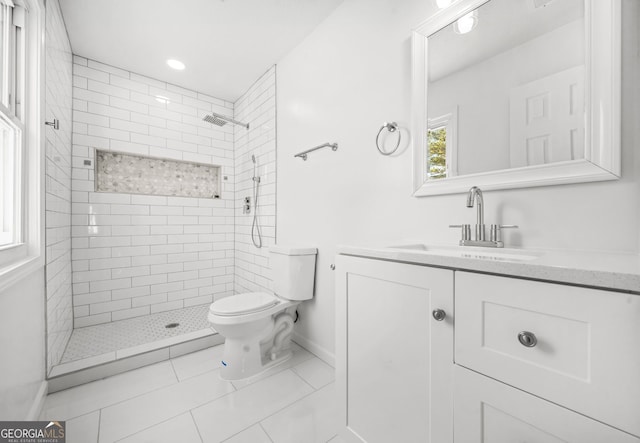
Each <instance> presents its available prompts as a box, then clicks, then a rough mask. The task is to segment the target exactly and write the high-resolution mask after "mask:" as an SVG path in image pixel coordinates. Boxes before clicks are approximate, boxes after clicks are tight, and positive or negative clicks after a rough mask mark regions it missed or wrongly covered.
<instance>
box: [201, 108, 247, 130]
mask: <svg viewBox="0 0 640 443" xmlns="http://www.w3.org/2000/svg"><path fill="white" fill-rule="evenodd" d="M202 120H204V121H206V122H207V123H212V124H214V125H218V126H224V125H226V124H227V123H233V124H234V125H240V126H244V127H245V128H247V129H249V124H248V123H242V122H239V121H238V120H234V119H232V118H231V117H227V116H226V115H222V114H217V113H215V112H212V113H211V114H207V115H205V116H204V118H203V119H202Z"/></svg>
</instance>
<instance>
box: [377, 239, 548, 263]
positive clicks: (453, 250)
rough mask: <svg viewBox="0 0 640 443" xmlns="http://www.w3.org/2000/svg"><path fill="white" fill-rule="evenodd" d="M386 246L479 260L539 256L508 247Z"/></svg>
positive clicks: (514, 259) (518, 258) (517, 259)
mask: <svg viewBox="0 0 640 443" xmlns="http://www.w3.org/2000/svg"><path fill="white" fill-rule="evenodd" d="M388 248H389V249H400V250H406V251H411V252H423V253H426V254H433V255H445V256H448V257H460V258H474V259H479V260H503V261H529V260H535V259H537V258H539V257H540V255H539V254H538V255H536V253H534V252H531V251H523V250H520V249H510V248H499V249H494V248H480V247H474V246H435V245H427V244H424V243H407V244H404V245H394V246H389V247H388Z"/></svg>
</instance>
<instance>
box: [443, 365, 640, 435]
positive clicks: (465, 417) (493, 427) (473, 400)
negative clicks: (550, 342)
mask: <svg viewBox="0 0 640 443" xmlns="http://www.w3.org/2000/svg"><path fill="white" fill-rule="evenodd" d="M454 379H455V384H454V386H455V387H454V422H455V423H456V431H455V436H454V443H470V442H486V443H513V442H525V441H526V442H540V443H542V442H544V443H563V442H564V443H605V442H606V443H640V438H636V437H633V436H631V435H629V434H627V433H624V432H622V431H619V430H617V429H614V428H612V427H611V426H607V425H605V424H603V423H600V422H598V421H596V420H592V419H590V418H587V417H585V416H584V415H580V414H578V413H576V412H573V411H570V410H568V409H565V408H562V407H560V406H558V405H555V404H553V403H551V402H548V401H545V400H542V399H541V398H538V397H535V396H533V395H530V394H527V393H526V392H523V391H520V390H518V389H515V388H512V387H511V386H507V385H505V384H503V383H500V382H497V381H495V380H492V379H490V378H488V377H485V376H483V375H480V374H478V373H475V372H473V371H469V370H467V369H464V368H462V367H460V366H456V368H455V372H454Z"/></svg>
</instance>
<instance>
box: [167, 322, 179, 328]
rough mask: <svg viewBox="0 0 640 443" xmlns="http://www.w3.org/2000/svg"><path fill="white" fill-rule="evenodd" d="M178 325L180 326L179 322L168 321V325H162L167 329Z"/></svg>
mask: <svg viewBox="0 0 640 443" xmlns="http://www.w3.org/2000/svg"><path fill="white" fill-rule="evenodd" d="M178 326H180V323H169V324H168V325H165V326H164V327H165V328H167V329H173V328H177V327H178Z"/></svg>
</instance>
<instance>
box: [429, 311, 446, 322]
mask: <svg viewBox="0 0 640 443" xmlns="http://www.w3.org/2000/svg"><path fill="white" fill-rule="evenodd" d="M431 315H433V318H435V319H436V320H437V321H442V320H444V318H445V317H446V316H447V313H446V312H444V311H443V310H442V309H434V310H433V312H432V313H431Z"/></svg>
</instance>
